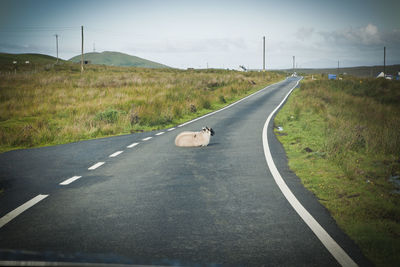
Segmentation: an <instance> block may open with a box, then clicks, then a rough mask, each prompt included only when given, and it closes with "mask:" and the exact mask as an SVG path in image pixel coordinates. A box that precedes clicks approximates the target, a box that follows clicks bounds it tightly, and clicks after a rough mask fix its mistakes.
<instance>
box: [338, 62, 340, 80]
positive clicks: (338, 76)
mask: <svg viewBox="0 0 400 267" xmlns="http://www.w3.org/2000/svg"><path fill="white" fill-rule="evenodd" d="M339 73H340V72H339V60H338V61H337V79H338V80H339Z"/></svg>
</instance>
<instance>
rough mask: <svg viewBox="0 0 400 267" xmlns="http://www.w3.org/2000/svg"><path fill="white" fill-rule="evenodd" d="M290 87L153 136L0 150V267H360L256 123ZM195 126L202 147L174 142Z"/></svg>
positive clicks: (292, 82) (290, 81)
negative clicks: (27, 266) (207, 130)
mask: <svg viewBox="0 0 400 267" xmlns="http://www.w3.org/2000/svg"><path fill="white" fill-rule="evenodd" d="M298 81H299V78H297V77H291V78H287V79H285V80H283V81H281V82H279V83H276V84H273V85H270V86H268V87H266V88H265V89H263V90H261V91H259V92H257V93H255V94H253V95H252V96H250V97H247V98H245V99H243V100H241V101H239V102H237V103H235V104H233V105H231V106H228V107H227V108H224V109H222V110H220V111H217V112H213V113H210V114H208V115H205V116H203V117H201V118H198V119H195V120H193V121H191V122H188V123H185V124H183V125H179V126H177V127H174V128H170V129H165V130H162V131H154V132H148V133H139V134H132V135H125V136H118V137H111V138H103V139H97V140H91V141H83V142H77V143H72V144H66V145H60V146H54V147H45V148H38V149H29V150H18V151H11V152H7V153H3V154H0V181H1V183H2V185H3V187H4V188H5V191H4V192H3V193H2V194H0V203H1V205H0V265H1V264H8V265H10V264H16V265H20V264H21V263H29V262H32V261H35V262H41V263H43V262H52V263H53V264H59V265H61V264H62V263H68V264H71V263H73V262H80V263H82V262H85V263H92V264H94V265H93V266H96V263H97V264H98V263H106V264H111V265H117V264H133V265H139V264H143V265H189V266H192V265H234V266H238V265H245V266H261V265H266V266H321V265H324V266H340V265H343V266H351V265H354V264H358V265H361V266H366V265H370V263H369V262H368V261H367V260H366V259H365V258H364V256H363V255H362V254H361V252H360V251H359V249H358V248H357V246H356V245H355V244H354V243H353V242H352V241H351V240H350V239H349V238H348V237H347V236H346V235H345V234H344V233H343V232H342V231H341V230H340V229H339V228H338V226H337V225H336V223H335V221H334V220H333V219H332V218H331V216H330V215H329V213H328V211H327V210H326V209H325V208H324V207H323V206H322V205H321V204H320V203H319V202H318V201H317V199H316V198H315V196H314V195H313V194H312V193H310V192H309V191H307V190H306V189H304V187H303V186H302V184H301V182H300V180H299V179H298V178H297V177H296V176H295V175H294V174H293V173H292V172H291V171H290V170H289V168H288V166H287V159H286V155H285V152H284V150H283V148H282V146H281V144H280V143H279V142H278V141H277V139H276V138H275V136H274V134H273V131H272V122H271V121H269V123H266V120H267V118H268V117H269V116H270V114H271V113H272V112H273V111H274V110H275V109H276V108H277V107H278V105H279V104H281V103H282V101H283V100H284V98H285V96H286V95H287V94H288V93H289V92H290V91H291V89H293V88H294V87H296V85H297V84H298ZM271 118H273V114H272V115H271V116H270V118H269V120H271ZM264 125H266V126H265V127H264ZM203 126H209V127H212V128H213V129H214V130H215V132H216V134H215V135H214V136H213V137H212V138H211V142H210V144H209V146H207V147H201V148H180V147H176V146H175V145H174V139H175V137H176V135H177V134H178V133H179V132H181V131H186V130H195V131H196V130H200V129H201V127H203ZM266 135H267V136H266ZM266 137H268V138H266ZM263 139H265V140H267V141H265V140H264V141H263ZM263 142H264V143H263ZM265 142H267V144H268V149H269V151H270V154H271V158H272V159H273V163H274V165H275V167H276V170H277V171H278V173H279V175H280V176H281V178H282V181H283V183H284V184H285V185H286V187H287V190H289V191H290V193H291V194H293V196H295V198H296V200H297V201H298V203H300V205H301V206H302V207H303V208H304V210H305V211H307V213H308V214H309V216H311V217H312V218H313V220H315V222H316V223H317V224H318V225H319V226H320V227H321V229H322V230H323V231H324V232H325V233H326V235H328V236H329V237H330V238H331V239H332V241H333V242H334V244H336V245H334V246H335V247H336V246H337V247H339V248H340V252H341V253H344V254H345V256H344V257H345V258H346V257H348V258H346V259H347V261H342V260H341V259H340V257H339V258H338V257H337V256H336V255H335V253H333V252H332V249H331V248H330V247H329V246H327V245H326V244H325V243H324V241H323V240H322V239H321V238H320V236H319V235H318V233H316V232H315V231H314V229H313V228H312V227H309V224H308V223H306V222H305V221H304V220H303V217H302V216H301V215H300V216H299V214H300V213H298V211H297V210H296V209H295V208H294V207H293V204H292V203H291V202H290V200H289V201H288V199H287V196H286V194H285V193H282V192H283V191H281V188H280V186H279V185H278V184H279V183H278V184H277V182H276V178H275V177H274V175H273V174H272V173H271V171H270V164H267V161H266V156H265V155H266V154H265V153H264V152H265V151H264V149H265ZM272 169H273V168H271V170H272ZM272 172H274V171H272ZM337 247H336V248H337ZM341 255H343V254H341Z"/></svg>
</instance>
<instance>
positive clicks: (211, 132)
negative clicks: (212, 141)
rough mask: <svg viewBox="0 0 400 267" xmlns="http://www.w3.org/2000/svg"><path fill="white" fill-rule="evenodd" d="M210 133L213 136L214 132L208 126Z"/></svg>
mask: <svg viewBox="0 0 400 267" xmlns="http://www.w3.org/2000/svg"><path fill="white" fill-rule="evenodd" d="M210 133H211V136H213V135H214V134H215V132H214V130H213V129H212V128H210Z"/></svg>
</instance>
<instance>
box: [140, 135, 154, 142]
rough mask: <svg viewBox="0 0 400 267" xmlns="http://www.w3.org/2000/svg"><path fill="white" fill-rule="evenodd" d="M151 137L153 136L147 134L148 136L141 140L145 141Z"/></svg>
mask: <svg viewBox="0 0 400 267" xmlns="http://www.w3.org/2000/svg"><path fill="white" fill-rule="evenodd" d="M151 138H153V137H151V136H149V137H146V138H143V139H142V141H147V140H150V139H151Z"/></svg>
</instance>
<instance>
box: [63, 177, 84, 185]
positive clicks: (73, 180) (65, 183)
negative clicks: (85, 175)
mask: <svg viewBox="0 0 400 267" xmlns="http://www.w3.org/2000/svg"><path fill="white" fill-rule="evenodd" d="M81 177H82V176H73V177H71V178H69V179H67V180H65V181H64V182H62V183H60V185H69V184H70V183H72V182H75V181H76V180H78V179H79V178H81Z"/></svg>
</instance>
